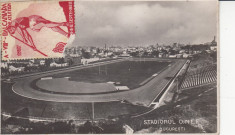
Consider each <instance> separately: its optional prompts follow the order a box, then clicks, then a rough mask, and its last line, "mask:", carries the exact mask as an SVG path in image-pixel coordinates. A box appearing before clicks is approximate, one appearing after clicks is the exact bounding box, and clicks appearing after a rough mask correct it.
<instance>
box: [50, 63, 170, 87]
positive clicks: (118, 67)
mask: <svg viewBox="0 0 235 135" xmlns="http://www.w3.org/2000/svg"><path fill="white" fill-rule="evenodd" d="M169 64H170V62H166V61H164V62H158V61H123V62H117V63H113V64H108V65H102V66H96V67H91V68H86V69H80V70H76V71H72V72H66V73H61V74H56V75H53V76H52V77H53V78H64V77H69V81H75V82H84V85H87V84H86V83H90V84H91V83H107V82H114V83H115V85H119V86H127V87H128V88H129V89H134V88H137V87H139V86H140V84H141V83H142V82H144V81H145V80H146V79H148V78H149V77H151V76H152V75H153V74H155V73H158V72H159V71H161V70H163V69H164V68H165V67H167V66H168V65H169ZM81 85H83V84H80V86H81ZM103 85H104V86H106V85H105V84H103ZM61 86H62V87H63V86H66V85H61ZM50 87H51V86H50ZM81 87H82V86H81ZM65 88H66V87H65ZM98 88H100V87H99V86H98ZM104 89H105V87H104ZM111 90H112V89H111Z"/></svg>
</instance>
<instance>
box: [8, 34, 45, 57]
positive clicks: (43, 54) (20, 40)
mask: <svg viewBox="0 0 235 135" xmlns="http://www.w3.org/2000/svg"><path fill="white" fill-rule="evenodd" d="M11 36H12V37H13V38H15V39H17V40H18V41H20V42H22V43H24V44H25V45H27V46H28V47H30V48H32V49H34V48H33V47H32V46H31V45H29V44H27V43H25V42H24V41H22V40H20V39H19V38H17V37H15V36H13V35H11ZM34 51H37V52H39V53H40V54H42V55H43V56H47V55H46V54H45V53H43V52H41V51H39V50H38V49H36V48H35V50H34Z"/></svg>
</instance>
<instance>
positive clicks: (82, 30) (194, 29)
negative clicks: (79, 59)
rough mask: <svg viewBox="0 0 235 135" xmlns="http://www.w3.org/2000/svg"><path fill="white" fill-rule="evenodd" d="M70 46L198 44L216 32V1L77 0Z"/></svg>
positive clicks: (206, 40) (209, 39)
mask: <svg viewBox="0 0 235 135" xmlns="http://www.w3.org/2000/svg"><path fill="white" fill-rule="evenodd" d="M75 13H76V14H75V16H76V17H75V23H76V38H75V41H74V42H73V46H99V47H101V46H104V45H105V44H107V45H108V46H148V45H155V44H157V43H158V44H173V43H175V42H176V43H184V44H188V43H190V44H200V43H205V42H210V41H212V40H213V37H214V36H215V35H216V33H217V3H216V2H215V1H207V2H205V1H203V2H195V1H194V2H192V1H191V2H187V1H178V2H169V1H168V2H167V1H165V2H160V1H158V2H157V1H154V2H153V1H152V2H143V1H140V2H138V1H134V2H130V1H129V2H125V1H109V2H107V1H96V2H94V1H77V2H76V3H75Z"/></svg>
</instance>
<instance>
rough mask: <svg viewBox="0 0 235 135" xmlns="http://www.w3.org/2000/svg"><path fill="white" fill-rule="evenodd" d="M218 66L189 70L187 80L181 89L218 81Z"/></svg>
mask: <svg viewBox="0 0 235 135" xmlns="http://www.w3.org/2000/svg"><path fill="white" fill-rule="evenodd" d="M216 70H217V68H216V65H215V64H213V65H208V66H204V67H200V68H196V69H195V68H192V67H190V68H189V69H188V72H187V73H186V75H185V78H184V80H183V82H182V84H181V86H180V88H181V89H185V88H190V87H195V86H200V85H204V84H208V83H213V82H216V81H217V71H216Z"/></svg>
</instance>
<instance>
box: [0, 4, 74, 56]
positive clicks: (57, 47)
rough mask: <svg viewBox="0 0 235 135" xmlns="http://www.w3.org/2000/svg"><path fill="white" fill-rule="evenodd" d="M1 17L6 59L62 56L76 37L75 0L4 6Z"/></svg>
mask: <svg viewBox="0 0 235 135" xmlns="http://www.w3.org/2000/svg"><path fill="white" fill-rule="evenodd" d="M22 5H23V6H22ZM26 5H28V8H22V7H25V6H26ZM16 6H17V7H20V8H21V10H14V8H15V7H16ZM39 6H40V8H39V9H37V8H36V7H39ZM43 6H44V7H43ZM43 9H45V10H43ZM46 10H48V12H50V15H48V13H47V12H46ZM28 11H30V12H28ZM51 11H54V12H51ZM1 14H2V20H1V22H2V23H1V24H2V25H1V28H2V30H3V31H2V34H1V35H2V48H3V51H2V52H3V54H2V59H3V60H8V59H25V58H51V57H62V56H63V51H64V47H65V46H66V45H68V44H70V43H71V42H72V41H73V39H74V36H75V35H74V34H75V23H74V18H75V17H74V2H73V1H58V2H53V3H52V2H36V3H35V2H32V3H28V2H27V3H24V2H20V3H3V4H1ZM44 16H45V17H44ZM46 17H47V18H48V19H46ZM52 20H53V21H52ZM47 29H49V30H47ZM58 34H59V35H58ZM19 48H20V50H19ZM19 51H20V52H21V53H19Z"/></svg>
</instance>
